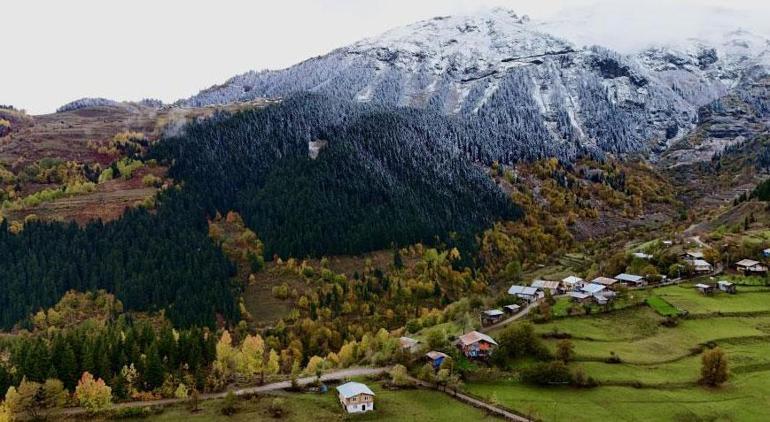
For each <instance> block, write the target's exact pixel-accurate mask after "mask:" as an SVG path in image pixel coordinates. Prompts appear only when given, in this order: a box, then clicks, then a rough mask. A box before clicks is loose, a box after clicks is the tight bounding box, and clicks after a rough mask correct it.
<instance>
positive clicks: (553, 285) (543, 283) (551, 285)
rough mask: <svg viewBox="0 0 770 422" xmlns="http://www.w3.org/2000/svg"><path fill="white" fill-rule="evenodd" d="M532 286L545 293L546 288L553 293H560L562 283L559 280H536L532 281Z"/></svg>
mask: <svg viewBox="0 0 770 422" xmlns="http://www.w3.org/2000/svg"><path fill="white" fill-rule="evenodd" d="M531 287H534V288H536V289H537V290H539V291H541V292H543V293H545V292H546V290H547V291H549V292H551V294H554V295H555V294H558V293H559V289H560V288H561V284H559V282H558V281H549V280H535V281H533V282H532V285H531Z"/></svg>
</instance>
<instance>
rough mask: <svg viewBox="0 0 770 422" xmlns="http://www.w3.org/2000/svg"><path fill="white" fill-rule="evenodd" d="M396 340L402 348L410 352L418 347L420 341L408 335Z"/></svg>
mask: <svg viewBox="0 0 770 422" xmlns="http://www.w3.org/2000/svg"><path fill="white" fill-rule="evenodd" d="M398 342H399V345H400V346H401V348H402V349H404V350H408V351H410V352H414V351H416V350H417V349H418V348H419V347H420V341H419V340H415V339H413V338H410V337H401V338H399V339H398Z"/></svg>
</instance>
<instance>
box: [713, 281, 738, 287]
mask: <svg viewBox="0 0 770 422" xmlns="http://www.w3.org/2000/svg"><path fill="white" fill-rule="evenodd" d="M717 284H719V285H720V286H732V285H733V284H735V283H731V282H729V281H726V280H721V281H719V282H718V283H717Z"/></svg>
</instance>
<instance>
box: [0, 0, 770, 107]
mask: <svg viewBox="0 0 770 422" xmlns="http://www.w3.org/2000/svg"><path fill="white" fill-rule="evenodd" d="M3 3H4V4H3V5H2V9H1V10H2V17H1V18H0V22H2V24H0V25H1V27H2V32H3V35H4V38H3V39H4V41H5V42H4V43H3V45H2V49H0V104H12V105H14V106H16V107H20V108H25V109H27V110H28V111H29V112H31V113H33V114H40V113H47V112H52V111H53V110H54V109H56V107H58V106H60V105H62V104H64V103H66V102H69V101H71V100H74V99H77V98H81V97H106V98H112V99H116V100H138V99H141V98H144V97H152V98H159V99H161V100H164V101H166V102H171V101H174V100H177V99H179V98H183V97H188V96H190V95H192V94H195V93H196V92H198V91H199V90H200V89H203V88H206V87H208V86H211V85H213V84H215V83H221V82H223V81H225V80H226V79H227V78H229V77H231V76H233V75H235V74H239V73H243V72H245V71H248V70H252V69H265V68H270V69H278V68H283V67H287V66H290V65H292V64H294V63H297V62H299V61H301V60H304V59H306V58H309V57H312V56H317V55H321V54H324V53H326V52H328V51H330V50H332V49H334V48H336V47H340V46H343V45H346V44H349V43H351V42H354V41H356V40H358V39H360V38H364V37H367V36H373V35H377V34H379V33H381V32H384V31H386V30H388V29H390V28H392V27H394V26H399V25H404V24H408V23H411V22H414V21H416V20H420V19H424V18H429V17H433V16H438V15H448V14H467V13H473V12H474V11H477V10H478V9H481V8H487V7H491V6H504V7H508V8H510V9H513V10H515V11H516V12H517V13H519V14H529V15H530V16H531V17H532V18H534V19H548V18H554V16H559V17H560V18H565V17H566V18H568V19H570V18H572V17H573V16H582V17H583V19H588V20H590V22H587V25H586V28H590V31H587V33H586V34H581V35H584V38H587V39H588V41H591V42H594V43H599V44H603V45H606V46H609V47H612V48H618V49H631V48H634V47H637V46H638V44H639V43H641V42H647V41H663V40H665V39H668V38H675V37H681V36H682V35H683V34H686V35H693V33H694V32H699V33H700V32H704V31H705V32H708V30H711V28H713V27H714V26H715V24H722V25H724V26H732V25H735V26H742V27H746V28H749V29H754V30H758V31H760V32H762V33H765V34H770V2H766V1H757V0H261V1H257V0H253V1H246V0H243V1H239V0H209V1H206V2H204V1H198V0H110V1H105V0H67V1H63V0H7V1H4V2H3ZM596 3H600V4H601V6H600V7H598V6H597V5H596ZM586 11H590V13H587V12H586ZM581 29H585V28H581Z"/></svg>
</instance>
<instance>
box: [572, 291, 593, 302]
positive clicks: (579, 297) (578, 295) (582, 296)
mask: <svg viewBox="0 0 770 422" xmlns="http://www.w3.org/2000/svg"><path fill="white" fill-rule="evenodd" d="M567 296H569V297H570V299H572V300H573V301H575V302H578V303H586V302H588V301H589V300H591V295H589V294H586V293H583V292H578V291H574V292H569V293H567Z"/></svg>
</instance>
